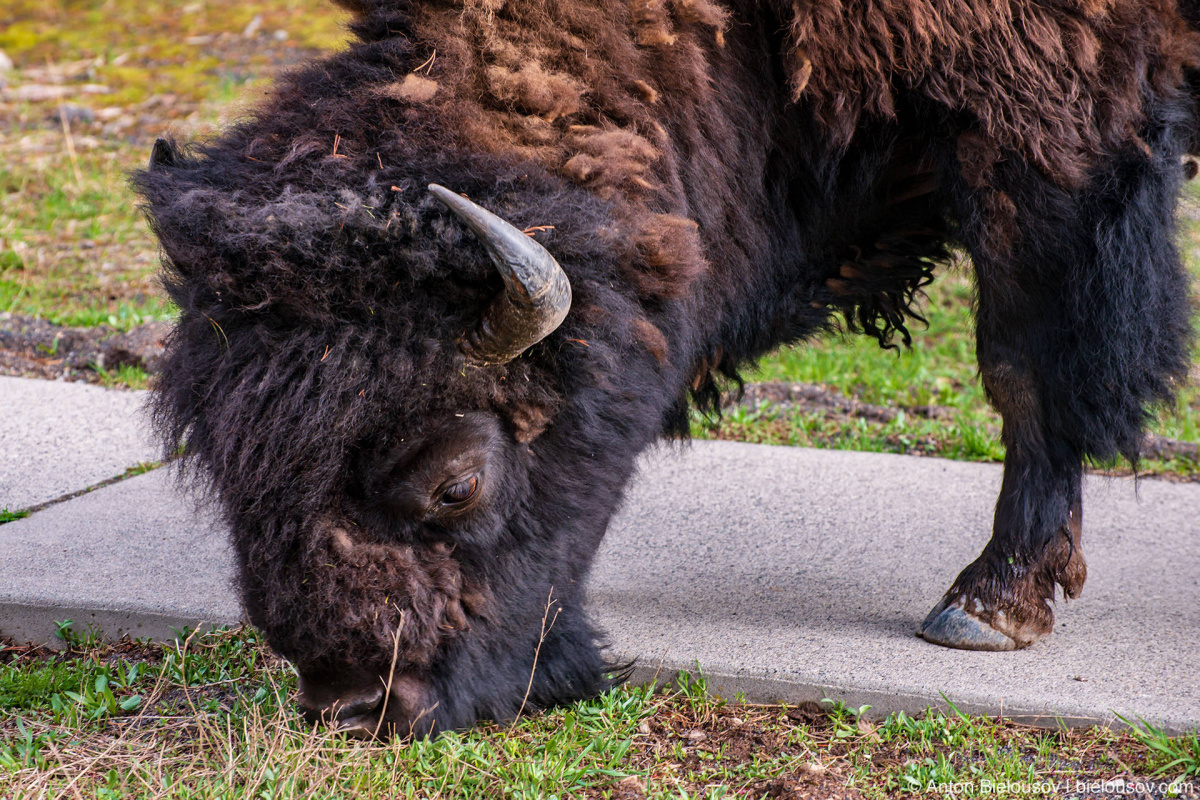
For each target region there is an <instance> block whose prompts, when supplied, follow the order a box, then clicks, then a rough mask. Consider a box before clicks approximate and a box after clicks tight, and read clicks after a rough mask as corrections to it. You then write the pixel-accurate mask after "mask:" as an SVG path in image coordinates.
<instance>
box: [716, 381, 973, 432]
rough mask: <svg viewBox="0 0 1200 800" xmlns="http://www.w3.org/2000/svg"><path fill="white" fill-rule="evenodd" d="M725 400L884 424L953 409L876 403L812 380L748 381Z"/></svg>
mask: <svg viewBox="0 0 1200 800" xmlns="http://www.w3.org/2000/svg"><path fill="white" fill-rule="evenodd" d="M726 402H727V404H735V403H736V404H738V405H742V406H746V407H748V408H757V407H759V406H761V405H762V404H763V403H770V404H771V405H772V406H774V407H776V408H780V409H790V408H794V409H798V410H801V411H822V412H825V413H826V414H827V415H830V416H838V417H846V418H856V419H865V420H867V421H868V422H878V423H883V424H886V423H889V422H892V421H893V420H895V419H896V416H897V415H898V414H899V413H900V412H901V411H903V412H904V413H905V414H908V415H910V416H914V417H921V418H922V419H952V418H953V417H954V409H951V408H946V407H945V406H904V407H892V406H876V405H871V404H870V403H864V402H862V401H860V400H857V399H855V398H853V397H847V396H846V395H844V394H841V393H840V392H835V391H832V390H830V389H826V388H825V387H823V386H817V385H815V384H811V383H780V382H770V383H748V384H746V386H745V389H744V391H743V393H742V396H741V398H740V399H739V398H738V397H737V396H736V395H733V394H731V395H728V396H727V397H726Z"/></svg>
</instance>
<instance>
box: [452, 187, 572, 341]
mask: <svg viewBox="0 0 1200 800" xmlns="http://www.w3.org/2000/svg"><path fill="white" fill-rule="evenodd" d="M429 191H430V193H432V194H433V196H434V197H436V198H437V199H438V200H439V201H441V203H442V204H443V205H445V206H446V207H447V208H449V209H450V210H451V211H453V212H454V213H455V214H457V215H458V217H459V219H461V220H462V221H463V222H465V223H467V226H468V227H469V228H470V229H471V230H472V231H473V232H474V233H475V235H476V236H478V237H479V240H480V241H481V242H483V246H484V247H485V248H487V251H488V255H490V256H491V257H492V263H494V264H495V265H496V269H498V270H499V271H500V276H501V277H502V278H504V292H503V293H501V295H500V296H499V297H497V298H496V299H495V300H494V301H493V302H492V304H491V306H489V307H488V309H487V311H485V312H484V314H483V319H482V320H480V321H479V327H477V328H476V329H475V330H473V331H470V332H469V333H468V334H467V336H466V338H465V340H464V341H463V345H462V349H463V352H464V353H466V354H467V355H468V356H469V357H471V358H473V359H475V360H476V361H481V362H483V363H485V364H504V363H506V362H508V361H512V360H513V359H514V358H516V357H517V356H519V355H521V353H523V352H525V351H526V350H528V349H529V348H530V347H532V346H533V345H535V344H537V343H538V342H540V341H541V340H542V339H544V338H546V337H547V336H549V335H550V334H551V333H552V332H553V331H554V329H555V328H557V327H558V326H559V325H561V324H562V321H563V320H564V319H565V318H566V316H567V312H568V311H569V310H570V309H571V283H570V281H568V280H567V274H566V273H565V272H563V270H562V267H560V266H559V265H558V262H557V261H555V260H554V256H552V255H550V253H549V252H548V251H547V250H546V248H544V247H542V246H541V245H540V244H538V243H537V242H535V241H534V240H533V239H531V238H530V237H528V236H526V235H525V234H523V233H521V231H519V230H517V229H516V228H514V227H513V226H512V225H510V224H509V223H507V222H505V221H504V220H503V219H501V218H500V217H497V216H496V215H495V214H493V213H492V212H490V211H488V210H486V209H484V208H480V207H479V206H477V205H475V204H474V203H472V202H471V201H470V200H468V199H466V198H465V197H462V196H461V195H457V194H455V193H454V192H452V191H450V190H449V189H447V188H445V187H444V186H438V185H437V184H436V183H431V184H429Z"/></svg>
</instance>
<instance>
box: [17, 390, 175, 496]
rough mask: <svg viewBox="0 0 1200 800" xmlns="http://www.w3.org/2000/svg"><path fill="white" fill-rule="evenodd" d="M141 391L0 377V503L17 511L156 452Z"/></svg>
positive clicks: (82, 486) (113, 474) (93, 481)
mask: <svg viewBox="0 0 1200 800" xmlns="http://www.w3.org/2000/svg"><path fill="white" fill-rule="evenodd" d="M145 401H146V392H126V391H114V390H109V389H102V388H100V387H98V386H89V385H88V384H85V383H66V382H65V381H38V380H29V379H27V378H10V377H5V376H0V509H5V508H7V509H8V510H9V511H17V510H20V509H24V508H29V507H31V506H35V505H38V504H40V503H45V502H48V501H51V500H54V499H56V498H59V497H62V496H63V495H66V494H70V493H72V492H78V491H80V490H82V489H86V488H88V487H89V486H94V485H96V484H97V483H100V482H102V481H104V480H107V479H109V478H113V477H116V476H118V475H121V474H122V473H124V472H125V470H126V469H127V468H129V467H136V466H137V465H138V464H139V463H140V462H143V461H154V460H156V459H157V458H158V449H157V447H155V446H154V445H153V444H152V443H151V440H150V437H149V435H148V434H147V431H146V424H145V419H144V417H143V415H142V411H141V408H142V405H143V404H144V403H145Z"/></svg>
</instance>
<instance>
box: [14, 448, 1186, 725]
mask: <svg viewBox="0 0 1200 800" xmlns="http://www.w3.org/2000/svg"><path fill="white" fill-rule="evenodd" d="M999 482H1000V468H999V467H998V466H996V465H981V464H965V463H958V462H952V461H945V460H940V459H922V458H913V457H907V456H893V455H879V454H869V453H849V452H835V451H816V450H803V449H792V448H777V447H764V446H757V445H745V444H733V443H723V442H698V443H696V444H694V445H692V446H691V447H688V448H674V449H671V450H662V451H658V452H655V453H652V454H650V455H649V456H647V457H646V458H645V459H644V461H643V468H642V471H641V474H640V475H639V477H638V479H637V480H636V482H635V484H634V485H633V487H632V489H631V491H630V493H629V497H628V501H627V503H626V507H625V509H624V510H623V511H622V513H621V514H620V515H619V516H618V517H617V519H616V520H615V521H614V523H613V525H612V528H611V530H610V532H609V535H608V537H607V538H606V540H605V543H604V546H603V548H602V551H601V554H600V557H599V560H598V563H597V567H596V570H595V572H594V574H593V577H592V580H591V584H590V595H591V609H592V611H593V613H594V614H595V615H596V617H597V619H598V621H599V622H600V624H601V625H602V627H603V628H604V629H605V630H606V631H608V633H609V636H610V639H611V642H612V647H613V650H614V655H615V656H617V657H620V658H636V659H637V661H638V664H639V667H638V670H637V674H636V676H635V677H637V678H638V679H643V678H644V679H649V678H651V677H653V676H654V675H655V674H659V676H660V677H665V676H668V675H670V674H671V673H673V671H675V670H678V669H693V668H694V667H695V665H696V664H697V663H698V664H699V665H700V666H701V668H702V669H703V670H704V671H705V673H706V674H707V675H708V676H709V677H710V679H711V680H710V685H711V686H712V688H714V689H716V690H717V691H719V692H721V693H722V694H725V695H727V696H731V697H732V696H733V695H734V694H735V693H737V692H742V693H744V694H745V695H746V697H747V698H748V699H751V700H761V701H774V700H789V701H798V700H804V699H820V698H822V697H833V698H839V699H842V700H845V701H846V702H847V703H849V704H852V705H855V706H857V705H862V704H867V703H869V704H871V705H872V706H873V707H874V710H875V712H876V713H880V714H882V713H886V712H889V711H893V710H896V709H901V708H903V709H905V710H907V711H910V712H917V711H920V710H922V709H924V708H925V707H926V706H927V705H942V697H943V695H944V696H945V697H947V698H949V699H950V700H951V701H953V702H955V703H956V704H957V705H958V706H959V707H960V708H962V709H963V710H968V711H978V712H990V713H1004V714H1005V715H1008V716H1016V717H1019V718H1023V719H1039V720H1041V721H1043V722H1047V721H1051V720H1052V719H1053V718H1054V717H1062V718H1065V719H1067V720H1068V721H1072V722H1093V721H1095V722H1107V721H1111V720H1112V719H1113V712H1114V711H1115V712H1119V713H1121V714H1123V715H1125V716H1129V715H1131V714H1132V715H1140V716H1143V717H1145V718H1146V719H1149V720H1152V721H1155V722H1157V723H1159V724H1164V725H1166V726H1167V727H1168V729H1170V730H1183V729H1196V728H1200V680H1198V677H1197V676H1198V673H1200V670H1198V669H1197V664H1200V547H1198V545H1200V535H1198V529H1200V523H1198V519H1200V486H1197V485H1181V484H1171V483H1167V482H1163V481H1152V480H1146V481H1142V482H1141V483H1140V485H1139V486H1138V488H1137V495H1139V496H1140V499H1139V497H1136V496H1135V491H1134V485H1133V483H1132V481H1129V480H1124V479H1119V480H1106V479H1101V478H1089V480H1088V482H1087V489H1086V498H1085V523H1084V524H1085V536H1084V543H1085V544H1084V546H1085V552H1086V553H1087V556H1088V561H1089V567H1090V577H1089V581H1088V584H1087V586H1086V588H1085V590H1084V595H1083V598H1082V599H1080V600H1079V601H1076V602H1073V603H1071V604H1070V605H1063V604H1060V605H1059V607H1058V612H1057V613H1058V626H1057V628H1056V631H1055V634H1054V635H1053V636H1052V637H1050V638H1049V639H1048V640H1047V641H1045V642H1042V643H1039V644H1037V645H1035V646H1034V647H1032V648H1030V649H1028V650H1024V651H1021V652H1017V653H970V652H962V651H951V650H944V649H941V648H938V647H935V646H933V645H930V644H927V643H925V642H923V641H921V640H919V639H917V638H916V637H915V636H914V635H913V632H914V631H915V630H916V627H917V624H918V623H919V622H920V620H921V619H922V618H923V616H924V615H925V613H926V612H927V611H928V610H929V608H930V607H931V606H932V605H933V604H934V602H936V600H937V599H938V598H939V597H940V595H941V593H942V591H943V590H944V589H945V588H946V587H947V586H948V585H949V584H950V582H951V581H952V580H953V578H954V576H955V575H956V574H957V572H958V570H959V569H960V568H961V567H962V566H964V565H965V564H966V563H968V562H969V561H970V560H971V559H972V558H974V557H975V555H976V554H977V553H978V552H979V550H980V548H982V546H983V544H984V543H985V542H986V541H987V538H988V534H989V529H990V520H991V509H992V506H993V504H994V502H995V493H996V491H997V489H998V487H999ZM232 574H233V566H232V560H231V558H230V555H229V553H228V550H227V548H226V545H225V541H224V534H223V532H222V531H221V529H220V527H219V526H217V525H214V524H213V522H212V521H211V520H210V519H209V518H207V517H206V516H205V515H204V514H203V513H198V512H197V511H196V510H195V508H194V507H193V505H192V503H191V502H190V501H189V500H186V499H184V498H182V497H180V496H179V495H178V493H176V492H175V490H174V489H173V488H172V486H171V482H170V479H169V476H168V475H167V473H166V472H165V471H164V470H157V471H155V472H152V473H150V474H148V475H143V476H140V477H137V478H132V479H129V480H126V481H122V482H120V483H118V484H116V485H113V486H109V487H107V488H103V489H99V490H97V491H95V492H92V493H89V494H87V495H84V496H81V497H78V498H75V499H73V500H69V501H67V502H63V503H59V504H56V505H53V506H51V507H49V508H47V509H45V510H43V511H39V512H38V513H36V514H34V515H32V516H31V517H29V518H27V519H24V520H19V521H17V522H13V523H9V524H7V525H3V526H0V634H3V635H5V636H9V637H12V638H16V639H20V640H27V639H31V640H35V641H49V640H51V639H52V637H53V633H54V625H53V621H54V620H60V619H64V618H70V619H73V620H76V621H77V622H92V623H94V624H97V625H99V626H101V627H102V628H103V629H104V631H105V632H106V633H108V634H109V635H120V634H121V633H125V632H129V633H132V634H134V635H138V636H169V635H170V631H171V628H172V627H182V626H184V625H195V624H197V623H199V622H210V623H223V622H236V621H237V620H238V618H239V617H240V611H239V607H238V603H237V600H236V597H235V595H234V593H233V591H232V589H231V584H230V582H231V578H232Z"/></svg>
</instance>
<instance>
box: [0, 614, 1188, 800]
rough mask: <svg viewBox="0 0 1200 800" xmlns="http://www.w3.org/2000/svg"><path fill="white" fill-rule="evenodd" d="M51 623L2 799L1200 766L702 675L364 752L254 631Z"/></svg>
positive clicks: (12, 692) (765, 781) (1134, 771)
mask: <svg viewBox="0 0 1200 800" xmlns="http://www.w3.org/2000/svg"><path fill="white" fill-rule="evenodd" d="M63 628H64V634H65V636H66V638H67V641H68V643H69V644H70V648H69V649H68V650H66V651H65V652H63V653H58V654H50V653H47V652H24V651H18V649H13V650H12V651H11V652H18V653H19V654H18V655H17V656H16V657H15V658H14V659H12V660H11V662H10V663H8V664H3V663H2V662H0V796H3V797H24V796H31V797H32V796H37V795H39V794H41V796H61V795H68V796H74V792H75V791H76V790H78V792H79V796H85V797H98V798H117V797H120V798H159V797H171V798H247V799H249V798H301V797H303V798H326V797H355V798H368V799H370V798H397V797H438V798H493V797H512V798H550V797H597V798H599V797H606V796H613V795H614V794H615V793H616V792H617V791H618V789H619V788H620V787H622V786H623V787H625V788H626V789H628V788H629V787H630V786H631V784H632V783H636V784H637V786H638V787H639V788H640V789H642V790H644V792H645V795H646V796H648V797H651V798H663V799H664V800H665V798H717V797H735V796H737V797H743V796H752V797H760V796H764V795H767V794H768V793H769V792H779V791H785V790H789V788H788V787H792V788H793V789H796V790H797V791H798V790H799V789H801V788H804V789H811V790H814V791H815V792H816V794H817V795H818V796H826V795H827V794H830V793H839V794H841V795H842V796H858V797H869V798H876V797H895V796H897V795H903V794H908V793H924V792H926V791H928V790H929V787H930V786H931V784H932V785H936V784H963V785H966V786H968V787H973V789H972V788H969V789H968V790H967V791H966V792H965V793H966V794H967V796H981V795H982V794H984V791H983V789H982V784H981V782H983V781H991V782H993V783H1006V782H1021V781H1023V782H1027V783H1043V782H1045V781H1056V782H1059V783H1060V784H1063V783H1071V782H1073V781H1101V780H1108V779H1111V778H1113V777H1116V776H1118V775H1121V776H1125V777H1126V779H1134V778H1137V779H1139V780H1147V779H1150V778H1151V777H1153V778H1154V780H1156V781H1157V782H1159V783H1163V784H1165V783H1168V782H1170V781H1173V780H1177V779H1181V778H1185V779H1186V778H1188V776H1193V775H1195V774H1196V773H1195V770H1196V768H1197V745H1196V742H1195V737H1194V736H1193V737H1190V738H1189V737H1177V738H1176V737H1170V736H1167V735H1165V734H1163V733H1162V732H1161V731H1159V730H1157V729H1155V728H1153V727H1152V726H1146V727H1144V728H1139V729H1136V730H1134V731H1124V732H1121V731H1114V730H1110V729H1107V728H1090V729H1079V730H1061V729H1053V730H1045V729H1037V728H1029V727H1024V726H1020V725H1015V724H1012V723H1009V722H1005V721H1003V720H999V719H996V718H989V717H974V716H968V715H965V714H961V713H958V712H957V711H955V710H954V709H953V708H952V707H951V708H950V709H949V710H946V711H936V710H934V711H927V712H926V713H925V714H923V715H920V716H918V717H913V716H910V715H907V714H903V713H898V714H893V715H891V716H889V717H887V718H886V719H884V720H874V721H872V720H869V719H868V716H869V709H867V708H863V709H850V708H847V707H845V706H843V705H840V704H837V703H826V704H824V706H823V709H822V708H821V707H816V706H814V705H813V704H808V705H807V706H803V707H800V708H796V707H788V706H761V705H750V704H744V703H740V702H737V701H736V700H730V699H725V698H720V697H715V696H713V695H712V694H710V693H709V692H708V687H707V685H706V683H705V681H704V679H703V677H700V676H699V675H698V673H697V676H696V677H693V676H691V675H688V674H686V673H683V674H681V675H680V677H679V679H678V681H677V682H675V683H674V684H672V685H671V686H668V687H666V688H664V689H661V690H659V691H652V690H651V689H650V688H647V687H621V688H618V689H615V690H613V691H611V692H608V693H606V694H605V695H603V696H601V697H599V698H597V699H595V700H590V701H587V702H582V703H576V704H573V705H571V706H569V707H566V708H560V709H555V710H552V711H549V712H546V713H542V714H536V715H532V716H529V717H526V718H523V719H521V720H519V721H518V722H517V723H515V724H505V725H496V724H484V725H481V726H480V727H478V728H476V729H473V730H471V731H467V732H461V733H447V734H445V735H443V736H441V737H439V738H437V739H435V740H433V741H422V742H416V743H410V742H403V741H398V740H397V741H391V742H386V743H363V742H359V741H353V740H347V739H345V738H343V737H342V736H341V735H339V734H336V733H332V732H330V731H328V730H325V729H321V728H315V729H314V728H310V727H307V726H306V725H305V724H304V723H303V721H302V719H301V717H300V716H299V715H298V713H297V711H296V708H295V705H294V699H293V698H294V694H295V674H294V672H293V671H292V670H291V668H290V667H288V666H287V665H286V664H285V663H283V662H282V661H280V660H279V659H278V658H276V657H275V656H273V655H272V654H271V653H270V651H268V650H267V649H266V648H265V647H264V645H263V643H262V642H261V640H260V639H259V637H258V635H257V634H256V633H255V632H254V631H253V630H250V629H240V630H236V631H215V632H210V633H206V634H201V635H192V636H190V637H187V638H185V639H183V640H182V641H176V642H175V643H174V644H171V645H152V644H148V643H129V642H126V643H124V644H120V645H115V646H107V645H103V644H100V643H99V642H98V641H97V640H96V639H95V637H94V636H89V635H88V634H86V633H76V632H68V631H70V630H71V629H70V626H69V624H68V623H64V624H63ZM4 652H8V651H4ZM622 782H624V783H622ZM772 787H775V788H772ZM623 796H630V795H628V794H626V795H623ZM634 796H636V795H634Z"/></svg>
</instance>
